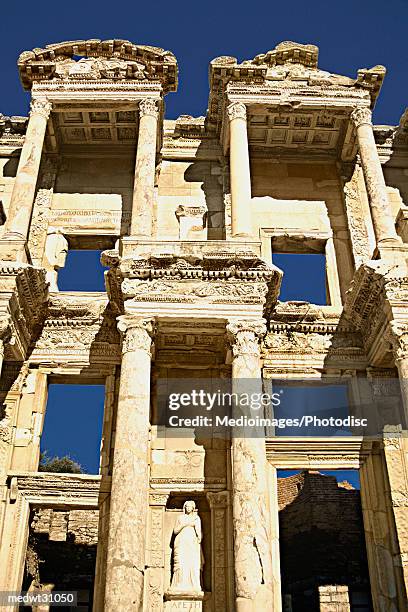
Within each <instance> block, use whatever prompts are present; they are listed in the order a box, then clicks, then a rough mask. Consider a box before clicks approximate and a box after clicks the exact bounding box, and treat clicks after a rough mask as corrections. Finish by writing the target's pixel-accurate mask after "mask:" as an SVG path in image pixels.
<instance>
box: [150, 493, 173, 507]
mask: <svg viewBox="0 0 408 612" xmlns="http://www.w3.org/2000/svg"><path fill="white" fill-rule="evenodd" d="M169 497H170V494H169V493H150V495H149V504H150V506H160V507H163V508H164V507H165V506H166V504H167V501H168V499H169Z"/></svg>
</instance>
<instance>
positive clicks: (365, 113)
mask: <svg viewBox="0 0 408 612" xmlns="http://www.w3.org/2000/svg"><path fill="white" fill-rule="evenodd" d="M371 117H372V113H371V110H370V109H369V108H368V107H367V106H357V108H355V109H354V110H353V111H352V113H351V115H350V119H351V121H352V122H353V125H354V127H355V128H358V127H360V125H372V121H371Z"/></svg>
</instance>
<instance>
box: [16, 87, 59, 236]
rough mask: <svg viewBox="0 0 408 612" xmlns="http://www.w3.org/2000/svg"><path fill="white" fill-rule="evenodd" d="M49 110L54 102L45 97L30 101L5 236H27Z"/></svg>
mask: <svg viewBox="0 0 408 612" xmlns="http://www.w3.org/2000/svg"><path fill="white" fill-rule="evenodd" d="M50 112H51V103H50V102H49V101H48V100H47V99H46V98H33V99H32V100H31V108H30V118H29V120H28V126H27V132H26V136H25V140H24V145H23V148H22V150H21V156H20V161H19V164H18V169H17V175H16V178H15V181H14V185H13V191H12V193H11V199H10V206H9V210H8V214H7V221H6V225H5V237H7V236H10V237H14V238H17V239H19V238H20V239H22V240H26V239H27V236H28V229H29V226H30V220H31V213H32V208H33V202H34V196H35V187H36V183H37V178H38V171H39V168H40V162H41V154H42V150H43V144H44V137H45V132H46V129H47V121H48V118H49V116H50Z"/></svg>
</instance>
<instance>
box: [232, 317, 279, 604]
mask: <svg viewBox="0 0 408 612" xmlns="http://www.w3.org/2000/svg"><path fill="white" fill-rule="evenodd" d="M227 333H228V336H229V340H230V343H231V346H232V354H233V361H232V391H233V393H237V394H238V395H241V394H243V393H253V392H260V391H261V390H262V379H261V365H260V347H259V340H260V339H261V338H262V337H263V336H264V335H265V333H266V326H265V320H264V319H260V320H255V321H241V320H237V321H230V322H229V323H228V325H227ZM245 411H246V413H247V414H248V410H247V409H245ZM240 413H241V410H240V409H239V407H235V408H234V415H236V416H239V414H240ZM251 416H253V414H252V415H251ZM231 454H232V457H231V463H232V508H233V533H234V571H235V605H236V610H237V612H256V611H257V610H261V609H265V610H272V609H273V586H272V554H271V516H270V508H269V504H268V495H269V492H268V478H267V463H266V461H267V460H266V449H265V435H264V432H263V430H260V429H257V428H248V427H247V428H244V427H234V428H232V440H231Z"/></svg>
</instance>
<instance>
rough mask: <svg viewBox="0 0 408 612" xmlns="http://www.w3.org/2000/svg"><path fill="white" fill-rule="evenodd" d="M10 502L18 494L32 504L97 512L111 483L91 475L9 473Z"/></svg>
mask: <svg viewBox="0 0 408 612" xmlns="http://www.w3.org/2000/svg"><path fill="white" fill-rule="evenodd" d="M8 480H9V487H10V498H11V500H13V499H16V496H17V495H18V494H20V495H22V496H23V497H25V498H26V499H27V500H28V502H29V503H30V504H33V505H39V506H42V505H45V506H52V507H58V506H64V507H83V508H95V509H97V508H98V497H99V495H100V494H101V493H103V492H105V493H108V492H109V488H110V487H109V482H108V481H107V480H106V478H104V479H103V480H102V478H101V476H96V475H95V476H92V475H88V474H57V473H53V472H9V474H8Z"/></svg>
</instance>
